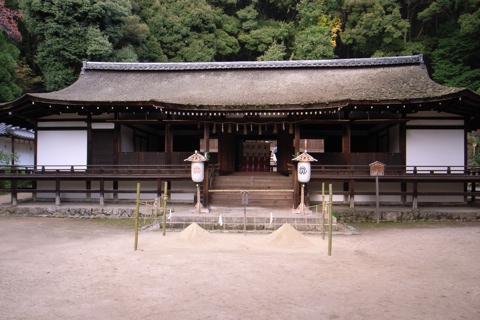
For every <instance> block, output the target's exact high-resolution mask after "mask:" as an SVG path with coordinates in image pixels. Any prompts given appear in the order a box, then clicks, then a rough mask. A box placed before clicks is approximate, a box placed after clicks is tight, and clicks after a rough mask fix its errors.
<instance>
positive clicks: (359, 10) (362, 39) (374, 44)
mask: <svg viewBox="0 0 480 320" xmlns="http://www.w3.org/2000/svg"><path fill="white" fill-rule="evenodd" d="M344 10H345V12H346V14H347V20H346V22H345V30H344V32H343V34H342V40H343V42H344V43H345V44H350V45H352V46H353V50H354V52H357V53H358V54H359V55H361V56H372V55H373V54H374V53H375V52H378V51H383V52H390V53H396V52H401V51H402V50H403V45H404V35H405V33H406V32H407V30H408V28H409V23H408V21H407V20H405V19H403V18H402V16H401V14H400V6H399V5H398V3H396V2H395V1H394V0H346V1H345V4H344Z"/></svg>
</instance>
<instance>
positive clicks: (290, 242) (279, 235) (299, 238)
mask: <svg viewBox="0 0 480 320" xmlns="http://www.w3.org/2000/svg"><path fill="white" fill-rule="evenodd" d="M261 244H264V245H268V246H272V247H278V248H305V247H310V246H312V243H311V242H310V241H309V240H308V239H307V238H305V237H304V236H303V235H302V234H301V233H300V232H298V231H297V230H295V228H294V227H292V226H291V225H290V224H288V223H285V224H284V225H283V226H281V227H280V228H279V229H277V230H276V231H275V232H272V233H271V234H269V235H268V236H266V237H265V238H263V239H262V240H261Z"/></svg>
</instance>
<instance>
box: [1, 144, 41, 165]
mask: <svg viewBox="0 0 480 320" xmlns="http://www.w3.org/2000/svg"><path fill="white" fill-rule="evenodd" d="M34 147H35V144H34V142H33V141H31V140H21V139H15V153H16V154H17V155H18V156H19V159H18V161H17V163H16V164H17V165H20V166H32V165H33V164H34V161H35V154H34V152H35V151H34ZM0 150H2V151H3V152H6V153H11V152H12V139H11V138H10V137H0Z"/></svg>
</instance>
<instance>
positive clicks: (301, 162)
mask: <svg viewBox="0 0 480 320" xmlns="http://www.w3.org/2000/svg"><path fill="white" fill-rule="evenodd" d="M292 160H293V161H298V164H297V179H298V182H300V183H301V184H302V189H301V191H300V192H301V193H300V205H299V206H298V208H297V209H294V210H293V212H294V213H307V212H310V210H309V209H308V208H307V207H306V206H305V184H306V183H308V182H309V181H310V178H311V176H312V173H311V171H312V165H311V162H313V161H317V159H315V158H313V157H312V156H311V155H309V154H308V153H307V150H305V152H304V153H302V154H301V155H299V156H298V157H295V158H293V159H292Z"/></svg>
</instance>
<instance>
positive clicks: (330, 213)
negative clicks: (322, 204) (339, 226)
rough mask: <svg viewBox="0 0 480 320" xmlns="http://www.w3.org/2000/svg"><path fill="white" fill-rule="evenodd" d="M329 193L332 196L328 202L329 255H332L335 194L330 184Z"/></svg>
mask: <svg viewBox="0 0 480 320" xmlns="http://www.w3.org/2000/svg"><path fill="white" fill-rule="evenodd" d="M328 193H329V196H330V198H329V199H330V201H329V202H328V255H329V256H331V255H332V202H333V195H332V185H331V184H329V185H328Z"/></svg>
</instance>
